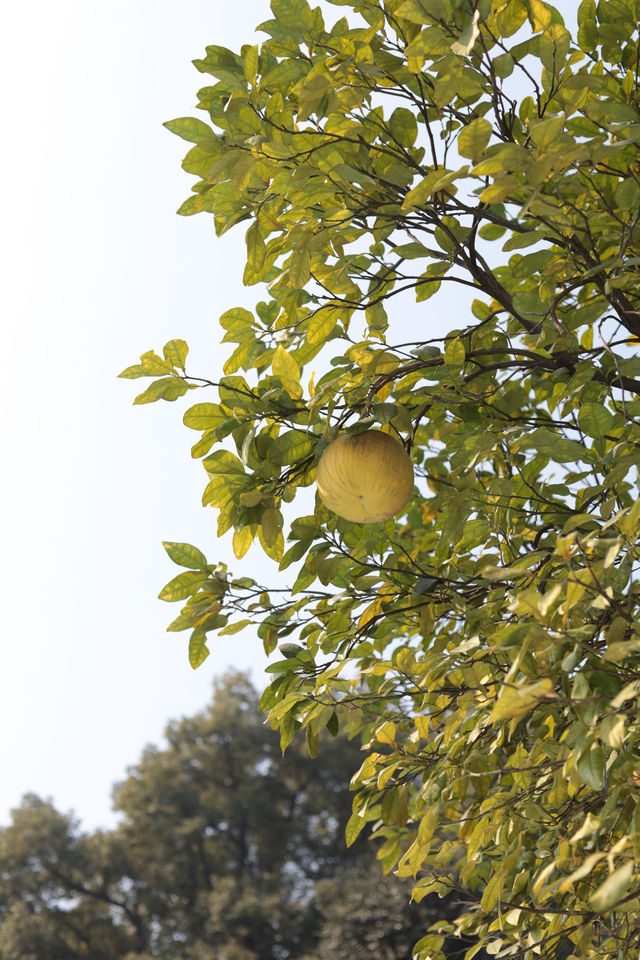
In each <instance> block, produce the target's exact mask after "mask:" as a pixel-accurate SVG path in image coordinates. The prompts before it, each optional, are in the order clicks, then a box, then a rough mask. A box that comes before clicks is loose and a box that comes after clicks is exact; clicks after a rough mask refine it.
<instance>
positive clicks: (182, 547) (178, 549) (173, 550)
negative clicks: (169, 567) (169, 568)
mask: <svg viewBox="0 0 640 960" xmlns="http://www.w3.org/2000/svg"><path fill="white" fill-rule="evenodd" d="M162 546H163V547H164V548H165V550H166V551H167V553H168V554H169V556H170V557H171V559H172V560H173V562H174V563H177V564H179V566H181V567H189V569H190V570H206V568H207V558H206V557H205V555H204V553H202V552H201V551H200V550H198V548H197V547H193V546H191V544H190V543H171V542H169V541H164V542H163V544H162Z"/></svg>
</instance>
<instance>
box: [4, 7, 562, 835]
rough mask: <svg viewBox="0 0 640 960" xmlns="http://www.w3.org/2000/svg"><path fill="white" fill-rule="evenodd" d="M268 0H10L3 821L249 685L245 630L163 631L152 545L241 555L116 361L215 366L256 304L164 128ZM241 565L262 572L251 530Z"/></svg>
mask: <svg viewBox="0 0 640 960" xmlns="http://www.w3.org/2000/svg"><path fill="white" fill-rule="evenodd" d="M562 6H563V8H564V9H565V10H568V11H573V8H574V5H573V4H572V3H570V2H569V0H566V2H565V3H563V4H562ZM342 12H344V11H341V10H336V11H335V13H336V15H339V14H340V13H342ZM269 16H270V13H269V7H268V3H267V0H242V2H241V3H237V4H220V3H214V2H206V3H205V2H201V0H181V3H180V4H179V5H177V4H175V2H173V0H134V2H132V0H111V2H110V3H108V4H105V3H103V2H100V3H98V2H95V0H84V2H80V0H59V2H58V3H56V4H50V3H45V2H44V0H34V2H32V3H29V4H12V5H11V6H10V7H9V8H8V10H7V11H5V13H4V18H3V19H4V24H3V26H4V29H3V32H2V37H1V38H0V48H1V56H0V79H1V89H2V116H3V150H2V153H1V154H0V191H1V201H2V226H1V228H0V243H1V245H2V251H1V253H2V265H3V282H2V285H1V286H0V309H1V311H2V317H3V325H2V331H3V333H2V340H1V344H2V366H3V369H2V375H1V376H0V403H1V409H2V414H1V431H2V433H1V450H2V457H3V469H2V472H1V473H0V484H1V488H2V507H3V510H2V550H1V552H0V563H1V575H0V612H1V617H2V632H3V636H2V644H1V646H0V685H1V686H0V725H1V729H2V731H3V732H2V735H1V737H0V766H1V769H2V776H1V777H0V824H3V823H6V822H8V819H9V811H10V809H11V808H12V807H15V806H16V805H18V804H19V802H20V799H21V797H22V795H23V794H24V793H25V792H27V791H35V792H37V793H39V794H40V795H41V796H52V797H53V799H54V802H55V803H56V805H57V806H58V807H59V809H61V810H64V811H67V810H71V809H73V810H74V811H76V813H77V814H78V815H79V816H80V818H81V819H82V822H83V824H84V826H85V827H86V828H87V829H91V828H93V827H96V826H99V825H102V826H108V825H110V824H112V823H113V822H114V816H113V813H112V811H111V803H110V788H111V785H112V783H113V782H114V781H117V780H119V779H121V778H122V777H123V776H124V775H125V773H126V767H127V765H129V764H132V763H135V762H136V761H137V759H138V757H139V755H140V751H141V750H142V748H143V747H144V746H145V744H146V743H148V742H156V743H157V742H159V741H160V739H161V736H162V731H163V728H164V726H165V724H166V722H167V721H168V720H169V719H171V718H174V717H177V716H181V715H185V714H190V713H193V712H195V711H196V710H197V709H199V708H201V707H203V706H204V705H205V703H206V702H207V701H208V699H209V697H210V691H211V683H212V679H213V677H214V676H215V675H219V674H220V673H222V672H223V671H224V670H225V669H226V668H227V667H229V666H235V667H238V668H240V669H249V668H252V669H253V677H254V680H255V682H256V683H257V684H258V686H260V685H262V682H263V677H262V668H263V666H264V662H265V660H264V656H263V655H262V652H261V643H260V641H259V640H257V638H256V636H255V634H252V633H251V632H246V633H243V634H239V635H236V636H232V637H228V638H220V639H216V640H213V641H212V642H211V648H212V655H211V656H210V658H209V659H208V660H207V661H206V663H205V665H204V666H203V667H201V668H200V669H199V670H198V671H196V672H193V671H192V670H191V668H190V667H189V665H188V661H187V654H186V640H187V636H188V634H186V633H182V634H175V633H174V634H167V633H166V626H167V623H168V622H169V621H170V619H173V617H174V616H176V615H177V613H178V612H179V605H177V604H176V605H173V604H172V605H169V604H164V603H162V602H160V601H159V600H157V593H158V591H159V589H160V588H161V587H162V586H163V584H164V583H165V582H166V581H167V580H169V579H170V578H171V577H172V576H173V575H174V573H175V572H177V568H175V567H174V566H173V564H171V562H170V561H169V560H168V558H167V557H166V555H165V553H164V550H163V548H162V540H186V541H189V542H192V543H195V544H196V545H198V546H199V547H201V548H202V549H203V550H205V552H207V554H208V557H209V559H210V560H214V559H222V560H225V561H227V562H228V563H229V564H230V566H232V567H235V568H236V570H237V569H238V564H237V562H234V560H233V557H232V553H231V549H230V545H229V540H230V537H227V538H226V539H225V540H224V541H222V542H220V541H217V540H216V537H215V521H216V512H215V511H213V510H211V509H209V510H206V511H205V510H203V508H202V507H201V506H200V496H201V492H202V489H203V486H204V483H205V475H204V472H203V470H202V466H201V464H200V462H199V461H194V460H191V458H190V455H189V448H190V446H191V444H192V443H193V442H194V441H195V439H196V438H197V434H195V433H193V432H192V431H190V430H187V428H185V427H184V426H183V425H182V422H181V418H182V412H183V410H184V407H185V404H184V403H182V404H179V403H178V404H175V405H174V404H166V403H163V402H159V403H157V404H151V405H148V406H143V407H136V408H133V407H132V406H131V401H132V399H133V396H134V389H135V388H136V387H137V386H138V384H140V383H142V384H143V386H144V381H137V382H131V381H122V380H117V379H116V376H117V374H118V373H119V372H120V370H122V369H123V368H124V367H126V366H128V365H129V364H131V363H135V362H136V361H137V359H138V357H139V355H140V353H142V352H144V351H146V350H150V349H155V350H157V351H161V348H162V345H163V344H164V343H165V341H166V340H168V339H171V338H173V337H181V338H184V339H186V340H187V341H188V343H189V345H190V347H191V355H192V356H193V357H194V358H197V361H196V362H195V364H194V372H198V373H200V374H203V375H210V374H211V373H214V372H215V371H216V370H218V369H219V365H220V360H221V357H222V353H221V351H220V348H219V347H218V346H217V344H218V342H219V339H220V337H219V334H218V331H217V328H216V323H217V318H218V317H219V316H220V314H221V313H222V312H223V311H224V310H226V309H228V308H230V307H232V306H246V307H248V308H252V307H253V305H254V303H255V300H256V291H255V289H252V288H248V289H245V288H243V287H242V283H241V277H242V267H243V258H244V230H243V229H242V228H239V229H238V230H237V231H235V232H234V231H232V232H231V233H230V234H227V235H225V236H224V237H223V238H222V239H216V238H215V234H214V232H213V226H212V222H211V219H210V218H209V217H206V216H198V217H191V218H182V217H177V216H176V215H175V210H176V209H177V207H178V206H179V205H180V203H181V202H182V200H183V199H185V197H186V196H187V195H188V193H189V187H190V183H191V178H190V177H188V176H187V175H186V174H185V173H184V172H183V171H182V170H181V168H180V160H181V158H182V156H183V154H184V152H185V151H186V149H187V145H186V144H184V143H183V142H182V141H179V140H178V139H177V138H176V137H174V136H172V135H171V134H169V133H168V132H167V131H166V130H165V129H164V128H163V127H162V123H163V121H165V120H168V119H171V118H173V117H177V116H184V115H189V114H193V106H194V104H195V101H196V96H195V95H196V91H197V90H198V88H199V87H200V86H203V85H205V83H206V82H207V81H206V78H205V77H203V76H201V75H200V74H198V73H197V71H196V70H195V69H194V67H193V66H192V64H191V60H192V59H194V58H196V57H199V56H202V55H203V53H204V47H205V46H206V45H207V44H209V43H216V44H221V45H224V46H229V47H232V48H234V49H237V50H239V48H240V46H241V45H242V44H243V43H254V42H257V41H258V39H260V35H256V34H255V33H254V27H255V26H256V25H257V24H258V23H260V22H261V21H262V20H265V19H267V18H268V17H269ZM573 19H574V17H573V16H572V17H571V20H572V21H573ZM433 302H434V301H431V303H433ZM460 310H461V313H462V316H461V322H460V325H461V326H462V325H463V323H464V307H463V306H461V308H460ZM444 320H445V321H446V323H447V324H448V325H453V326H455V325H457V324H456V323H451V316H450V313H449V311H447V316H446V317H445V318H444ZM196 367H197V371H196V369H195V368H196ZM188 399H189V401H190V402H196V401H197V400H204V399H207V397H206V396H205V395H204V394H202V395H196V394H191V395H190V397H189V398H188ZM246 562H248V564H249V565H250V572H251V573H252V574H255V570H256V565H257V564H258V562H260V564H261V565H262V569H263V570H264V576H265V577H267V578H268V576H269V574H268V563H264V564H262V562H261V561H260V555H259V547H254V548H252V550H251V552H250V553H249V554H248V558H247V561H246ZM244 569H245V570H246V569H247V567H246V566H245V568H244Z"/></svg>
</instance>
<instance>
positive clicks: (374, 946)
mask: <svg viewBox="0 0 640 960" xmlns="http://www.w3.org/2000/svg"><path fill="white" fill-rule="evenodd" d="M166 735H167V744H166V746H165V747H163V748H162V749H160V748H155V747H149V748H147V750H146V751H145V753H144V755H143V757H142V758H141V760H140V762H139V763H138V764H137V765H136V766H135V767H132V768H131V770H130V771H129V776H128V778H127V779H126V780H125V781H124V782H123V783H121V784H119V785H118V786H117V787H116V788H115V792H114V796H115V802H116V807H117V809H118V810H119V811H120V812H121V814H122V820H121V822H120V824H119V825H118V827H117V828H116V829H115V830H113V831H107V832H105V831H97V832H96V833H94V834H91V835H86V834H83V833H81V832H80V830H79V828H78V824H77V823H76V822H75V821H74V820H73V818H72V817H69V816H64V815H62V814H60V813H58V812H57V811H56V810H55V809H54V808H53V807H52V805H51V803H49V802H45V801H42V800H40V799H38V798H37V797H34V796H28V797H25V798H24V800H23V803H22V806H21V807H20V808H19V809H17V810H15V811H14V813H13V822H12V824H11V825H10V826H9V827H6V828H5V829H3V830H2V831H0V958H1V960H76V958H78V960H123V958H131V960H133V958H134V957H136V958H142V960H144V958H146V957H149V958H151V957H160V958H163V960H171V958H174V957H175V958H180V960H286V958H300V960H303V958H304V960H324V958H325V957H329V956H335V953H334V950H335V949H336V945H337V944H338V943H340V942H341V943H342V949H347V948H348V950H349V952H350V954H351V955H352V956H353V957H354V958H355V960H359V958H360V957H362V958H364V957H365V956H366V957H371V956H374V957H379V958H380V960H406V958H408V957H409V956H410V953H411V946H412V944H413V943H414V942H415V940H416V939H418V937H420V936H421V935H422V934H423V932H424V930H425V929H426V928H427V927H428V925H429V924H430V923H432V922H435V921H436V920H437V919H438V918H439V917H440V916H441V915H442V914H443V912H446V913H447V915H451V916H455V913H456V911H457V909H458V907H457V905H456V904H455V903H453V902H451V903H445V904H444V905H443V904H442V903H441V902H440V901H438V900H437V898H436V902H435V903H434V902H433V900H432V901H429V902H427V901H425V902H424V903H422V904H420V905H418V906H414V907H413V909H412V910H410V911H409V912H406V911H405V910H400V909H399V907H400V904H404V903H406V900H407V899H408V895H409V890H408V889H407V885H406V881H405V882H404V883H403V882H401V881H397V883H396V885H395V886H393V887H391V888H390V889H387V887H386V885H384V886H383V885H381V884H380V883H379V874H378V873H377V867H376V865H375V851H374V850H373V849H372V848H371V845H369V844H366V843H360V844H358V845H356V846H355V847H352V848H351V849H350V850H348V849H347V848H346V846H345V843H344V828H345V824H346V821H347V819H348V817H349V812H350V797H349V791H348V787H347V780H348V777H349V771H350V770H351V769H352V768H353V766H354V765H355V762H356V758H357V756H358V749H357V746H356V745H355V744H350V743H349V742H348V741H346V740H345V738H343V737H339V738H336V739H332V738H330V737H326V738H324V740H323V744H322V746H321V753H322V757H323V761H324V762H323V763H322V764H317V763H315V762H313V761H312V760H311V759H310V758H309V757H308V755H307V752H306V750H302V749H297V748H295V747H294V748H293V749H291V750H289V751H287V755H286V757H285V758H282V756H281V751H280V747H279V743H278V738H277V736H276V735H275V734H274V733H273V732H272V731H271V730H270V729H269V727H268V726H265V725H264V722H263V718H262V717H261V715H260V713H259V710H258V697H257V694H256V692H255V690H254V689H253V688H252V687H251V685H250V683H249V682H248V681H247V680H246V679H245V678H244V677H242V676H241V675H238V674H232V675H228V676H227V677H226V678H224V679H223V680H222V681H220V682H219V683H218V684H217V686H216V692H215V697H214V700H213V703H212V704H211V706H210V707H209V708H208V709H207V710H205V711H203V712H202V713H200V714H197V715H196V716H194V717H190V718H187V719H184V720H181V721H179V722H174V723H171V724H170V725H169V726H168V727H167V731H166ZM451 956H452V957H453V956H455V953H451Z"/></svg>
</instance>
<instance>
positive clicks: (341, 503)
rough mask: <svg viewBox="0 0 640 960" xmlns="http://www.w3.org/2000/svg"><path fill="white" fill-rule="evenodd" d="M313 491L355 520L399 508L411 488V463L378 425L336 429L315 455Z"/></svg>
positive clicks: (388, 513) (386, 516)
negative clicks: (334, 435) (349, 431)
mask: <svg viewBox="0 0 640 960" xmlns="http://www.w3.org/2000/svg"><path fill="white" fill-rule="evenodd" d="M317 482H318V493H319V494H320V497H321V499H322V501H323V503H324V504H325V506H327V507H328V508H329V510H333V512H334V513H337V514H338V515H339V516H341V517H344V518H345V520H351V521H353V522H354V523H377V522H378V521H379V520H388V519H389V517H394V516H395V515H396V514H397V513H399V512H400V511H401V510H402V508H403V507H404V506H405V504H406V503H407V500H408V499H409V497H410V496H411V491H412V490H413V464H412V463H411V458H410V457H409V454H408V453H407V451H406V450H405V448H404V447H403V446H402V444H401V443H400V441H399V440H396V439H395V438H394V437H391V436H389V434H388V433H382V432H381V431H380V430H367V431H366V432H365V433H357V434H354V435H352V436H350V435H349V434H346V433H343V434H341V435H340V436H339V437H338V438H337V439H336V440H334V441H333V443H330V444H329V446H328V447H327V449H326V450H325V451H324V453H323V454H322V456H321V457H320V462H319V464H318V481H317Z"/></svg>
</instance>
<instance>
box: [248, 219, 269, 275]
mask: <svg viewBox="0 0 640 960" xmlns="http://www.w3.org/2000/svg"><path fill="white" fill-rule="evenodd" d="M266 253H267V248H266V247H265V244H264V240H263V239H262V234H261V233H260V228H259V227H258V224H257V223H252V224H251V226H250V227H249V229H248V230H247V268H246V269H245V283H256V282H257V281H258V280H259V279H261V271H262V268H263V266H264V262H265V257H266Z"/></svg>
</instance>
